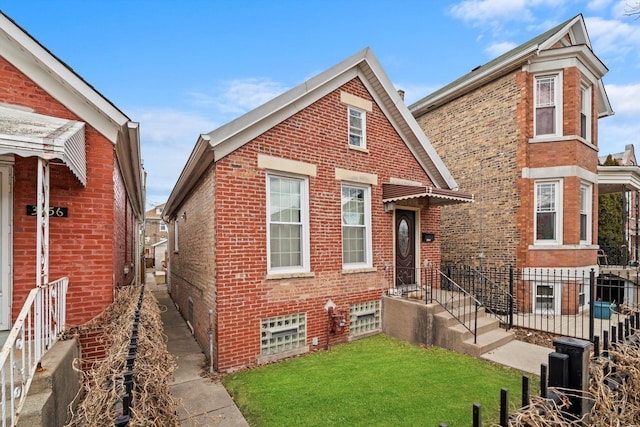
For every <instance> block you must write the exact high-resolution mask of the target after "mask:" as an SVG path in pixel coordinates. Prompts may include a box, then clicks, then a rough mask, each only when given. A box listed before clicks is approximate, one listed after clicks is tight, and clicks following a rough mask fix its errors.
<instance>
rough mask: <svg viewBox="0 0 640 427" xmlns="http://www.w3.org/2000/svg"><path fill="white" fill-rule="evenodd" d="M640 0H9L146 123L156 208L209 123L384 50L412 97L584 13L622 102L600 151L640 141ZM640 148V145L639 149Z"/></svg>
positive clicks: (50, 43)
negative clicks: (637, 11)
mask: <svg viewBox="0 0 640 427" xmlns="http://www.w3.org/2000/svg"><path fill="white" fill-rule="evenodd" d="M638 4H639V2H638V0H592V1H585V0H583V1H578V0H464V1H440V0H438V1H435V0H432V1H430V0H422V1H419V0H416V1H410V0H396V1H381V0H369V1H367V2H362V1H352V0H325V1H302V0H298V1H290V0H281V1H267V0H262V1H250V0H247V1H232V0H209V1H205V0H197V1H196V0H181V1H177V0H175V1H168V0H155V1H151V0H137V1H136V0H128V1H121V0H57V1H53V0H0V10H2V11H3V12H4V13H5V14H6V15H8V16H9V17H10V18H12V19H13V20H14V21H16V22H17V23H18V25H20V26H21V27H22V28H24V29H25V30H26V31H27V32H29V33H30V34H31V35H32V36H33V37H35V38H36V39H37V40H38V41H39V42H40V43H42V44H43V45H44V46H45V47H47V48H48V49H49V50H50V51H51V52H53V53H54V54H55V55H56V56H58V57H59V58H60V59H61V60H63V61H64V62H66V63H67V64H68V65H69V66H70V67H72V68H73V69H74V70H75V71H76V72H77V73H78V74H80V75H81V76H82V77H83V78H84V79H85V80H86V81H87V82H89V83H90V84H91V85H93V86H94V87H95V88H96V89H97V90H98V91H99V92H100V93H102V94H103V95H104V96H105V97H106V98H107V99H109V100H110V101H111V102H113V103H114V104H115V105H116V106H117V107H118V108H119V109H120V110H122V111H123V112H124V113H125V114H126V115H127V116H129V117H130V118H131V120H133V121H137V122H140V126H141V136H142V138H141V142H142V155H143V158H144V163H145V169H146V171H147V173H148V180H147V206H148V207H150V206H152V205H155V204H159V203H162V202H164V201H166V199H167V197H168V195H169V193H170V192H171V190H172V188H173V185H174V184H175V181H176V180H177V178H178V176H179V174H180V171H181V170H182V168H183V166H184V164H185V162H186V160H187V158H188V156H189V154H190V152H191V150H192V148H193V146H194V144H195V142H196V139H197V137H198V135H199V134H201V133H207V132H210V131H212V130H213V129H215V128H217V127H218V126H220V125H223V124H225V123H226V122H228V121H230V120H232V119H234V118H236V117H238V116H239V115H241V114H243V113H245V112H247V111H249V110H251V109H253V108H255V107H257V106H258V105H260V104H262V103H263V102H265V101H268V100H269V99H271V98H273V97H274V96H277V95H279V94H280V93H282V92H284V91H285V90H287V89H290V88H291V87H294V86H296V85H297V84H300V83H302V82H303V81H304V80H306V79H308V78H309V77H312V76H314V75H315V74H317V73H319V72H321V71H323V70H325V69H327V68H329V67H331V66H332V65H334V64H336V63H338V62H340V61H342V60H343V59H345V58H347V57H348V56H350V55H352V54H354V53H355V52H357V51H359V50H361V49H363V48H364V47H367V46H370V47H371V48H372V49H373V52H374V53H375V54H376V56H377V57H378V59H379V60H380V63H381V64H382V67H383V68H384V69H385V71H386V72H387V74H388V75H389V77H390V79H391V81H392V82H393V83H394V85H395V86H396V88H398V89H403V90H405V92H406V95H405V100H406V102H407V104H410V103H412V102H414V101H417V100H419V99H420V98H422V97H424V96H426V95H428V94H429V93H431V92H432V91H434V90H436V89H438V88H440V87H441V86H444V85H445V84H447V83H449V82H451V81H452V80H454V79H456V78H458V77H460V76H461V75H463V74H466V73H467V72H468V71H470V70H471V69H472V68H474V67H476V66H478V65H481V64H484V63H486V62H488V61H489V60H491V59H492V58H494V57H496V56H498V55H499V54H501V53H504V52H505V51H507V50H508V49H510V48H512V47H515V46H517V45H519V44H521V43H523V42H525V41H527V40H529V39H530V38H532V37H534V36H536V35H538V34H540V33H542V32H544V31H546V30H548V29H550V28H552V27H553V26H555V25H557V24H558V23H560V22H563V21H565V20H567V19H569V18H571V17H573V16H575V15H577V14H578V13H582V14H583V15H584V17H585V20H586V24H587V31H588V33H589V36H590V38H591V42H592V44H593V49H594V52H595V54H596V55H597V56H598V57H599V58H600V59H601V60H602V61H603V62H604V63H605V65H606V66H607V67H608V68H609V72H608V74H607V75H605V77H604V83H605V88H606V90H607V93H608V95H609V99H610V101H611V104H612V106H613V109H614V111H615V113H616V114H615V115H614V116H613V117H608V118H604V119H601V120H600V121H599V132H600V134H599V146H600V154H601V155H603V154H607V153H614V152H620V151H623V149H624V146H625V145H626V144H630V143H633V144H635V143H639V144H637V146H638V149H640V141H639V140H638V139H639V135H640V19H637V17H634V16H628V12H629V10H630V7H633V6H636V5H638ZM639 156H640V153H639Z"/></svg>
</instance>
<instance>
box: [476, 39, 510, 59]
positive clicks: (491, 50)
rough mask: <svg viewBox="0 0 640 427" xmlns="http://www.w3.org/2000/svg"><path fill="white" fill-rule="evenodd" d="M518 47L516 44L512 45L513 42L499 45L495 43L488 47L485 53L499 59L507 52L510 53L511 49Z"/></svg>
mask: <svg viewBox="0 0 640 427" xmlns="http://www.w3.org/2000/svg"><path fill="white" fill-rule="evenodd" d="M516 46H518V45H517V44H516V43H511V42H499V43H493V44H491V45H489V46H487V47H486V48H485V49H484V51H485V52H487V53H488V54H489V56H490V57H492V58H493V57H498V56H500V55H502V54H503V53H505V52H508V51H510V50H511V49H513V48H514V47H516Z"/></svg>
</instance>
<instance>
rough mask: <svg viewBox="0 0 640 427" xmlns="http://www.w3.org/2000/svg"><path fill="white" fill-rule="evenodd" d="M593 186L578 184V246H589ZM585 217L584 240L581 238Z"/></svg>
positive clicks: (591, 226) (591, 225)
mask: <svg viewBox="0 0 640 427" xmlns="http://www.w3.org/2000/svg"><path fill="white" fill-rule="evenodd" d="M592 197H593V185H591V184H587V183H582V184H580V219H579V220H580V230H579V232H580V244H583V245H590V244H591V229H592V228H593V224H592V218H593V215H592V211H593V208H592V207H593V203H592V200H593V199H592ZM583 216H584V217H586V219H585V222H586V230H585V232H586V233H585V238H584V239H583V238H582V218H583Z"/></svg>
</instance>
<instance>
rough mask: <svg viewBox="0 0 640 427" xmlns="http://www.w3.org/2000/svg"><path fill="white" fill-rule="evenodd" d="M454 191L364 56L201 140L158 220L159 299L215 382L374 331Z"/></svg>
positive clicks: (412, 278) (425, 252)
mask: <svg viewBox="0 0 640 427" xmlns="http://www.w3.org/2000/svg"><path fill="white" fill-rule="evenodd" d="M455 190H457V184H456V183H455V181H454V180H453V178H452V177H451V175H450V174H449V172H448V170H447V169H446V167H445V165H444V164H443V163H442V161H441V160H440V158H439V157H438V155H437V154H436V153H435V151H434V150H433V148H432V147H431V145H430V143H429V141H428V140H427V139H426V137H425V136H424V134H423V133H422V132H421V130H420V128H419V127H418V125H417V123H416V122H415V120H414V119H413V117H412V116H411V114H410V113H409V110H408V109H407V108H406V106H405V105H404V103H403V101H402V99H401V98H400V96H399V95H398V94H397V93H396V92H395V90H394V89H393V85H392V84H391V82H390V81H389V79H388V77H387V76H386V74H385V73H384V71H383V70H382V68H381V67H380V64H379V63H378V61H377V59H376V58H375V56H374V55H373V53H372V52H371V50H370V49H368V48H367V49H365V50H363V51H361V52H359V53H357V54H355V55H354V56H352V57H350V58H348V59H346V60H344V61H343V62H341V63H339V64H338V65H336V66H334V67H332V68H330V69H328V70H327V71H325V72H323V73H321V74H319V75H318V76H316V77H313V78H312V79H310V80H309V81H307V82H305V83H303V84H301V85H299V86H297V87H295V88H293V89H291V90H290V91H288V92H286V93H284V94H282V95H280V96H278V97H277V98H274V99H273V100H271V101H269V102H267V103H266V104H264V105H262V106H261V107H258V108H257V109H255V110H253V111H251V112H249V113H247V114H245V115H244V116H242V117H240V118H238V119H236V120H234V121H232V122H230V123H228V124H227V125H225V126H222V127H221V128H218V129H217V130H214V131H213V132H211V133H209V134H204V135H201V137H200V138H199V139H198V142H197V143H196V146H195V148H194V150H193V152H192V154H191V157H190V158H189V160H188V161H187V164H186V166H185V168H184V170H183V171H182V174H181V175H180V177H179V179H178V182H177V184H176V186H175V187H174V189H173V191H172V193H171V195H170V196H169V199H168V201H167V203H166V206H165V209H164V212H163V217H164V218H165V220H166V221H167V222H168V223H169V229H170V232H169V240H170V245H169V247H170V250H169V253H170V261H169V283H170V292H171V296H172V298H173V299H174V301H175V302H176V303H177V304H178V306H179V307H180V310H181V312H182V313H183V315H184V316H185V318H186V319H187V320H188V322H189V324H190V325H191V327H192V328H193V330H194V334H195V337H196V339H197V340H198V342H199V343H200V344H201V346H202V347H203V348H204V349H205V351H206V352H207V353H209V351H208V349H209V348H210V347H209V345H210V344H211V346H212V347H213V354H212V355H210V356H212V358H213V362H214V365H215V367H216V369H218V370H220V371H228V370H232V369H236V368H240V367H244V366H250V365H254V364H258V363H263V362H267V361H269V360H273V359H278V358H282V357H287V356H291V355H294V354H300V353H304V352H308V351H310V350H313V349H318V348H324V347H326V346H327V345H328V344H333V343H336V342H342V341H346V340H349V339H355V338H358V337H362V336H366V335H368V334H372V333H376V332H378V331H379V330H380V327H381V324H380V312H381V307H380V305H381V297H382V294H383V293H384V291H385V290H387V289H388V288H390V287H394V286H395V287H397V288H400V289H406V288H408V287H410V286H413V285H415V283H419V282H418V280H419V275H420V270H419V267H420V266H421V265H423V264H424V263H425V262H426V261H431V262H435V263H438V262H439V261H440V238H441V234H440V205H443V204H448V203H462V202H466V201H470V200H471V199H472V198H471V196H470V195H468V194H465V193H462V192H458V191H455ZM394 230H398V231H397V232H395V231H394ZM434 240H435V241H434ZM334 306H335V308H333V307H334ZM330 313H333V314H334V316H333V317H330V315H329V314H330ZM209 333H211V336H209ZM210 339H211V341H209V340H210Z"/></svg>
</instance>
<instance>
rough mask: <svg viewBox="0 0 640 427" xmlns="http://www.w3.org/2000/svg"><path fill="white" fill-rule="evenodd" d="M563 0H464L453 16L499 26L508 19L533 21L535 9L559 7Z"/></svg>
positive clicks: (457, 6) (456, 7) (453, 8)
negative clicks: (550, 6)
mask: <svg viewBox="0 0 640 427" xmlns="http://www.w3.org/2000/svg"><path fill="white" fill-rule="evenodd" d="M562 3H564V1H561V0H464V1H461V2H459V3H458V4H455V5H453V6H452V7H451V8H450V10H449V12H450V13H451V15H452V16H454V17H455V18H458V19H462V20H463V21H466V22H472V23H479V24H483V23H484V24H491V25H492V26H499V25H500V24H501V23H504V22H508V21H532V20H533V9H534V8H536V7H539V6H545V5H552V6H553V7H554V8H558V7H559V6H561V5H562Z"/></svg>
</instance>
